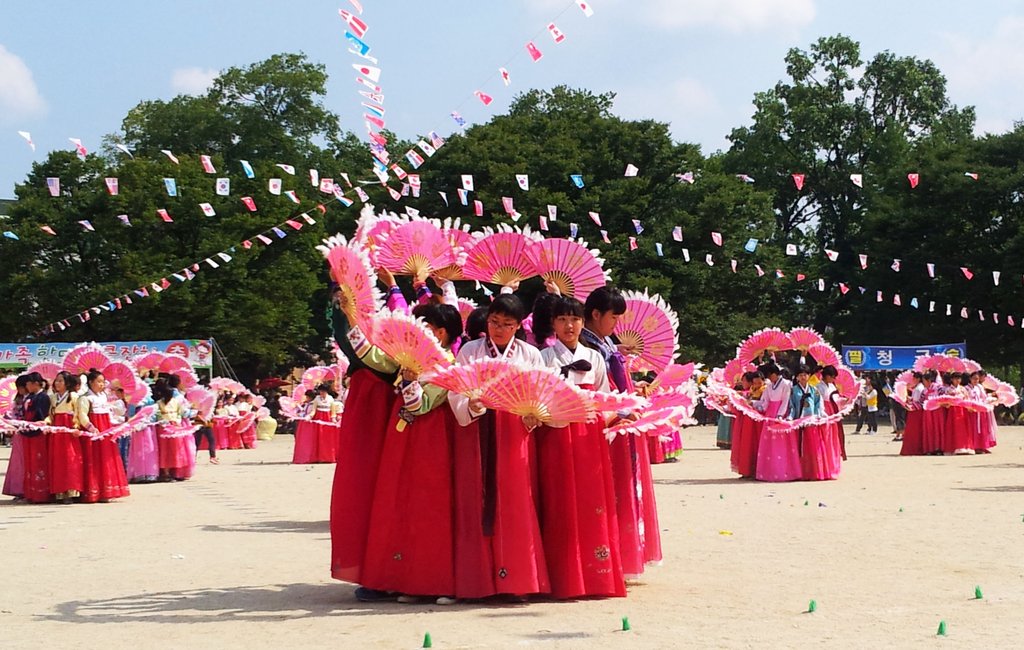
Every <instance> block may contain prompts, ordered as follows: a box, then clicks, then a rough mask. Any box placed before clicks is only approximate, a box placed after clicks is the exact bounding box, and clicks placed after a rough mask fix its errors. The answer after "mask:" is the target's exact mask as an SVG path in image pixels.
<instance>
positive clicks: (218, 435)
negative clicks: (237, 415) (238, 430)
mask: <svg viewBox="0 0 1024 650" xmlns="http://www.w3.org/2000/svg"><path fill="white" fill-rule="evenodd" d="M232 422H233V420H229V419H227V418H224V417H219V418H213V439H214V442H216V443H217V449H227V448H228V445H230V444H231V440H230V437H231V436H230V435H229V434H228V432H229V431H230V430H231V426H232ZM207 447H209V443H207V442H206V438H205V436H204V437H203V439H202V440H200V441H199V448H200V449H206V448H207Z"/></svg>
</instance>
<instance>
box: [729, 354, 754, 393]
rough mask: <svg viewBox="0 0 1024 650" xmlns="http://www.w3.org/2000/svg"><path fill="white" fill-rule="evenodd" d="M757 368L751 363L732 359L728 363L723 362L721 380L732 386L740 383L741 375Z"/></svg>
mask: <svg viewBox="0 0 1024 650" xmlns="http://www.w3.org/2000/svg"><path fill="white" fill-rule="evenodd" d="M754 370H757V366H755V365H754V364H752V363H744V362H743V361H740V360H739V359H733V360H732V361H730V362H729V363H727V364H725V370H724V371H723V372H722V381H724V382H725V383H727V384H729V387H730V388H732V387H733V386H735V385H736V384H738V383H740V379H742V378H743V375H744V374H746V373H748V372H752V371H754Z"/></svg>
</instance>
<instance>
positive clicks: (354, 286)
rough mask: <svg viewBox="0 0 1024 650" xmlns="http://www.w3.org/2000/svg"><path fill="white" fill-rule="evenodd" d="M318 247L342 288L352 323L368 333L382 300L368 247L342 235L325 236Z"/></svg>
mask: <svg viewBox="0 0 1024 650" xmlns="http://www.w3.org/2000/svg"><path fill="white" fill-rule="evenodd" d="M317 249H318V250H319V251H320V252H321V253H323V256H324V257H325V258H326V259H327V263H328V264H329V265H330V267H331V276H332V277H333V278H334V281H335V282H337V283H338V286H339V287H340V289H341V300H340V307H341V309H342V311H344V312H345V315H346V316H347V317H348V319H349V322H350V323H351V324H352V325H357V326H359V328H360V329H362V330H363V334H368V331H367V330H368V323H369V316H370V314H373V313H375V312H376V311H377V308H378V305H380V303H381V296H380V292H379V291H378V290H377V287H376V285H375V282H376V278H377V274H376V273H374V272H373V267H371V266H370V260H369V258H368V257H367V255H366V251H364V250H363V249H362V247H361V246H359V244H358V243H349V242H348V241H346V239H345V238H344V237H343V236H341V235H335V236H334V237H331V238H330V239H325V240H324V245H323V246H318V247H317Z"/></svg>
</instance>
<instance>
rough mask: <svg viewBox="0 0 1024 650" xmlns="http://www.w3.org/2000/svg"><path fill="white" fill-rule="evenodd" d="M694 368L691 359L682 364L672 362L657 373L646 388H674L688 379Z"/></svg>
mask: <svg viewBox="0 0 1024 650" xmlns="http://www.w3.org/2000/svg"><path fill="white" fill-rule="evenodd" d="M694 370H696V365H695V364H694V363H693V362H692V361H691V362H690V363H687V364H683V365H681V364H678V363H673V364H671V365H669V367H668V368H665V369H664V370H663V371H661V372H660V373H658V376H657V377H655V378H654V381H652V382H651V384H650V386H648V390H649V391H655V390H658V389H660V388H675V387H676V386H679V385H681V384H684V383H686V382H688V381H690V379H691V378H692V377H693V373H694Z"/></svg>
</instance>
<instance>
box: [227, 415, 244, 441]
mask: <svg viewBox="0 0 1024 650" xmlns="http://www.w3.org/2000/svg"><path fill="white" fill-rule="evenodd" d="M244 424H245V420H244V419H243V418H234V419H233V420H231V424H229V425H228V429H227V434H228V446H227V449H241V448H242V447H243V445H242V428H243V427H244Z"/></svg>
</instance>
